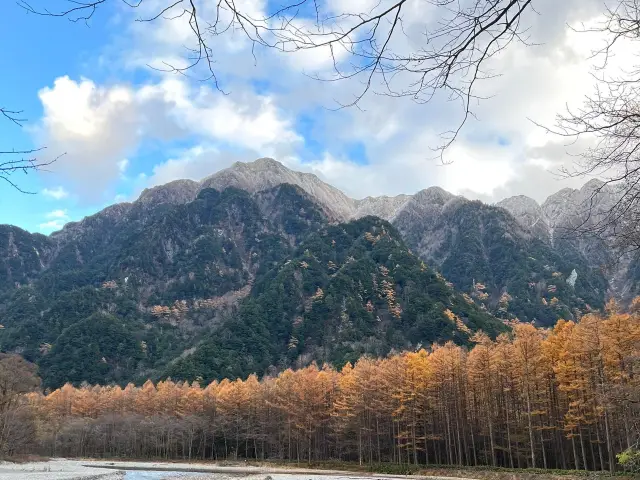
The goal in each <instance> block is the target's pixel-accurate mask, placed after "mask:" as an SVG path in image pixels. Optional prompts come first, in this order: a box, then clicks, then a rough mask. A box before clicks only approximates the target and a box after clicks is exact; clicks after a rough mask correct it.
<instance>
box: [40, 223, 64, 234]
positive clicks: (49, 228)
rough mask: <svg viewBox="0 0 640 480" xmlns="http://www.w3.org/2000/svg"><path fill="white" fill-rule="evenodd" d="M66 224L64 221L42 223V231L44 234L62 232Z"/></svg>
mask: <svg viewBox="0 0 640 480" xmlns="http://www.w3.org/2000/svg"><path fill="white" fill-rule="evenodd" d="M64 224H65V222H64V221H63V220H50V221H48V222H44V223H41V224H40V225H39V226H40V230H41V231H43V232H47V233H49V232H55V231H57V230H61V229H62V227H64Z"/></svg>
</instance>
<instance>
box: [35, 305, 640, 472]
mask: <svg viewBox="0 0 640 480" xmlns="http://www.w3.org/2000/svg"><path fill="white" fill-rule="evenodd" d="M636 306H640V301H638V302H637V303H636ZM473 340H474V342H475V346H474V348H472V349H470V350H467V349H465V348H464V347H460V346H457V345H455V344H453V343H446V344H445V345H434V346H433V347H432V348H431V349H429V351H427V350H424V349H423V350H420V351H417V352H406V353H402V354H396V355H392V356H390V357H388V358H385V359H378V360H373V359H367V358H365V359H361V360H360V361H358V362H357V363H356V364H355V365H354V366H352V365H351V364H347V365H345V366H344V368H342V370H341V371H337V370H335V369H333V368H331V367H329V366H324V367H322V368H318V367H317V366H315V365H311V366H309V367H306V368H304V369H300V370H297V371H293V370H286V371H284V372H282V373H281V374H279V375H278V376H277V377H265V378H263V379H262V380H259V379H258V378H257V377H256V376H250V377H248V378H247V379H246V380H242V379H237V380H235V381H231V380H223V381H221V382H214V383H211V384H210V385H208V386H206V387H204V388H203V387H202V386H200V385H199V384H198V383H197V382H194V383H192V384H189V383H186V382H185V383H183V382H177V383H176V382H173V381H170V380H167V381H162V382H159V383H157V384H155V385H154V384H153V383H152V382H150V381H148V382H147V383H145V384H144V385H143V386H141V387H136V386H133V385H128V386H127V387H126V388H124V389H123V388H121V387H119V386H93V387H91V386H83V387H79V388H77V387H73V386H71V385H65V386H64V387H62V388H60V389H58V390H55V391H53V392H50V393H48V394H44V395H43V394H40V393H31V394H29V395H27V396H26V399H27V400H28V405H29V408H30V409H31V411H32V414H33V415H34V416H35V418H36V424H37V426H38V435H39V442H40V448H41V449H42V453H44V454H48V455H66V456H125V457H136V458H144V457H150V458H151V457H153V458H160V457H164V458H180V457H181V458H189V459H193V458H207V459H221V458H238V457H244V458H256V459H265V458H272V459H273V458H277V459H294V460H298V461H307V460H308V461H317V460H324V459H341V460H359V461H360V463H365V462H370V463H373V462H384V461H386V462H396V463H402V464H424V463H427V464H429V463H436V464H451V465H494V466H508V467H542V468H575V469H585V470H587V469H589V470H605V469H611V470H613V469H614V468H615V464H616V454H618V453H620V452H623V451H627V450H629V449H632V450H630V451H633V447H634V445H636V446H637V442H638V434H639V429H638V424H639V422H640V377H639V374H640V314H639V312H638V309H636V312H635V313H620V312H618V311H617V310H616V308H615V306H614V305H612V304H609V309H608V310H607V313H606V315H604V316H599V315H595V314H591V315H586V316H584V317H583V318H582V319H581V320H580V321H579V322H577V323H574V322H571V321H568V322H567V321H560V322H559V323H558V324H557V325H556V326H555V328H554V329H553V330H541V329H536V328H534V327H533V326H532V325H530V324H525V323H522V324H516V325H514V328H513V331H512V334H509V335H507V334H502V335H500V336H499V337H498V338H497V339H495V340H492V339H490V338H489V337H487V336H486V335H484V334H476V335H475V336H474V338H473Z"/></svg>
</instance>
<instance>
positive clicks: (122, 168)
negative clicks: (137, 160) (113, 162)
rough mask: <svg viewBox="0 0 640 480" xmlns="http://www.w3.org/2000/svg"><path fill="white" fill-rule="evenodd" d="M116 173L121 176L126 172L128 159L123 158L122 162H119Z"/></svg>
mask: <svg viewBox="0 0 640 480" xmlns="http://www.w3.org/2000/svg"><path fill="white" fill-rule="evenodd" d="M117 165H118V171H119V172H120V173H121V174H123V173H124V172H125V171H126V170H127V167H128V166H129V159H128V158H123V159H122V160H120V161H119V162H118V163H117Z"/></svg>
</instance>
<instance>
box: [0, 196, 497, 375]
mask: <svg viewBox="0 0 640 480" xmlns="http://www.w3.org/2000/svg"><path fill="white" fill-rule="evenodd" d="M161 193H162V192H161V191H155V192H151V193H148V194H147V195H146V196H145V197H144V198H147V199H148V198H149V197H150V196H151V195H152V194H153V196H154V198H156V199H157V198H159V197H160V198H173V197H171V196H166V195H165V196H162V195H161ZM3 233H4V236H3V237H2V239H1V241H2V242H4V245H6V248H7V249H6V250H4V249H3V251H6V252H7V254H6V255H5V256H4V257H3V258H4V263H3V272H4V278H5V281H4V283H3V284H2V288H1V289H0V292H1V293H2V296H1V297H0V317H1V318H2V325H3V328H2V329H0V348H1V349H2V350H3V351H5V352H15V353H19V354H21V355H23V356H24V357H25V358H26V359H28V360H30V361H34V362H36V363H37V364H38V365H39V366H40V373H41V376H42V378H43V383H44V385H45V386H46V387H58V386H61V385H63V384H64V383H65V382H67V381H69V382H73V383H75V384H80V383H81V382H83V381H87V382H90V383H108V382H118V383H121V384H125V383H126V382H129V381H137V382H144V380H146V379H147V378H154V379H159V378H162V377H164V376H166V375H171V376H172V377H173V378H183V379H194V378H203V379H206V380H207V381H208V380H211V379H215V378H223V377H236V376H246V375H248V374H250V373H253V372H257V373H264V372H266V371H268V370H279V369H282V368H286V367H288V366H290V365H294V364H308V362H310V361H312V360H318V361H321V362H324V361H327V362H332V363H334V364H336V365H339V364H342V363H344V362H345V361H347V360H350V361H355V360H357V358H359V356H360V355H362V354H365V353H368V354H373V355H386V354H387V353H388V352H389V351H390V350H391V349H392V348H396V349H403V348H414V347H416V346H417V345H419V344H421V343H422V344H425V343H428V342H432V341H436V340H448V339H453V340H455V341H456V342H458V343H461V344H463V343H467V342H468V338H469V335H470V333H472V332H474V331H476V330H477V329H483V330H485V331H487V332H489V333H490V334H492V335H495V334H497V333H498V332H499V331H502V330H503V329H504V328H505V327H504V325H503V324H502V323H501V322H500V321H498V320H497V319H495V318H493V317H491V316H490V315H488V314H487V313H485V312H483V311H481V309H480V307H479V306H478V305H476V304H475V302H474V301H473V300H472V299H471V298H470V297H467V298H466V299H465V298H463V297H461V296H460V295H458V294H455V292H454V291H453V289H452V286H451V285H447V284H446V283H445V281H444V280H443V279H442V278H440V277H438V275H437V274H436V273H435V272H434V271H433V270H431V269H429V268H428V267H427V266H426V265H424V264H423V262H422V261H421V260H419V259H418V258H417V257H415V256H414V255H412V254H410V253H409V252H408V250H407V248H406V247H405V246H404V243H403V241H402V239H401V238H400V236H399V235H398V233H397V232H396V231H395V229H394V228H393V227H392V226H391V225H390V224H388V223H387V222H385V221H383V220H380V219H376V218H374V217H368V218H365V219H362V220H359V221H355V222H352V223H348V224H337V225H334V226H332V225H331V213H330V212H327V211H326V209H324V208H323V207H321V206H319V205H318V204H317V203H316V202H314V201H313V199H311V198H310V197H309V196H308V195H307V194H306V193H305V192H304V191H302V190H301V189H300V188H298V187H295V186H291V185H280V186H277V187H274V188H271V189H268V190H266V191H260V192H256V193H253V194H250V193H248V192H246V191H243V190H238V189H235V188H227V189H225V190H224V191H222V192H218V191H217V190H213V189H208V188H205V189H202V190H201V191H200V192H199V193H198V194H197V197H196V198H195V200H193V201H190V202H186V203H183V202H171V201H170V202H160V203H154V202H148V201H144V202H137V203H135V204H123V205H119V206H114V207H110V209H108V210H107V211H105V212H101V213H100V214H97V215H96V216H94V217H89V218H87V219H85V220H83V221H82V222H80V223H78V224H71V225H69V226H67V227H66V228H65V229H64V230H63V231H61V232H59V233H57V234H56V235H53V236H51V237H44V236H41V235H30V234H28V233H27V232H23V231H20V230H19V229H16V228H6V229H5V230H4V231H3Z"/></svg>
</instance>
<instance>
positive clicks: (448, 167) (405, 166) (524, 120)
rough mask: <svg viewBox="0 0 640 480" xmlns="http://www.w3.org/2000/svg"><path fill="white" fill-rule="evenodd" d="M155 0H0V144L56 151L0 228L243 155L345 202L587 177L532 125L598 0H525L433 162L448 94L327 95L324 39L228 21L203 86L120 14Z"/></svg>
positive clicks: (577, 67)
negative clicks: (293, 49) (80, 10)
mask: <svg viewBox="0 0 640 480" xmlns="http://www.w3.org/2000/svg"><path fill="white" fill-rule="evenodd" d="M65 1H66V0H39V2H40V3H38V0H36V1H35V3H34V6H35V7H36V8H37V7H38V6H42V5H45V4H46V6H47V7H48V8H51V9H53V8H55V7H56V6H64V3H65ZM202 1H203V2H205V1H208V0H202ZM269 1H270V0H242V1H240V2H236V3H237V4H238V5H241V6H242V8H245V9H246V11H249V12H253V14H254V15H255V17H256V18H257V17H258V16H260V15H261V14H264V13H265V12H270V11H272V9H273V8H274V5H273V4H270V3H269ZM43 2H44V3H43ZM163 2H164V4H169V3H173V2H167V0H144V2H143V4H142V6H141V7H140V8H138V9H131V8H129V7H127V6H126V4H124V3H122V2H121V1H120V0H111V1H109V0H107V1H105V2H104V3H103V4H102V5H101V6H100V8H99V9H98V10H97V11H96V12H95V14H94V15H93V16H92V18H91V19H90V20H89V21H87V22H83V21H79V22H75V23H74V22H70V21H68V20H67V19H64V18H51V17H42V16H38V15H34V14H32V13H29V12H27V11H26V10H25V9H23V8H21V7H20V6H19V5H17V4H16V3H14V2H6V5H3V7H2V10H3V13H2V15H0V45H3V46H6V45H10V47H9V48H4V47H3V48H1V49H0V65H3V66H4V68H3V72H2V74H1V75H0V106H2V107H5V108H8V109H12V110H22V111H23V113H22V117H24V118H26V119H27V121H26V122H25V123H24V126H23V127H18V126H16V125H14V124H12V123H10V122H8V121H0V151H2V150H11V149H19V150H24V149H31V148H41V147H46V148H44V149H43V150H41V151H40V152H38V155H39V157H38V158H39V159H41V160H45V161H46V160H49V159H53V158H57V157H59V158H58V160H57V161H56V162H55V163H53V164H52V165H50V166H49V167H48V168H47V169H46V170H45V171H41V172H37V173H31V174H29V175H22V174H20V175H18V174H16V176H14V177H13V180H14V181H16V182H17V183H18V184H19V186H20V188H21V189H23V190H25V191H28V192H30V194H25V193H20V192H18V191H17V190H15V189H13V188H11V187H10V186H9V185H8V184H0V224H2V223H6V224H13V225H17V226H20V227H22V228H24V229H26V230H29V231H31V232H40V233H44V234H48V233H50V232H52V231H55V230H58V229H60V228H61V227H62V226H63V225H64V223H66V222H68V221H72V220H73V221H75V220H80V219H82V218H83V217H84V216H86V215H90V214H92V213H95V212H97V211H98V210H100V209H102V208H104V207H106V206H108V205H110V204H113V203H116V202H122V201H132V200H135V199H136V198H137V196H138V195H139V194H140V192H141V191H142V190H143V189H144V188H147V187H151V186H155V185H159V184H163V183H166V182H169V181H171V180H175V179H179V178H191V179H194V180H199V179H201V178H204V177H206V176H208V175H211V174H213V173H215V172H216V171H219V170H220V169H223V168H226V167H228V166H230V165H231V164H233V163H234V162H236V161H246V162H247V161H253V160H255V159H257V158H260V157H272V158H275V159H277V160H279V161H281V162H282V163H284V164H285V165H286V166H288V167H290V168H293V169H296V170H302V171H308V172H312V173H315V174H316V175H318V176H319V177H320V178H322V179H323V180H325V181H327V182H328V183H330V184H332V185H334V186H336V187H338V188H340V189H342V190H343V191H344V192H345V193H347V194H348V195H350V196H352V197H354V198H362V197H365V196H369V195H397V194H401V193H407V194H411V193H415V192H416V191H418V190H420V189H423V188H427V187H430V186H433V185H438V186H441V187H443V188H445V189H446V190H449V191H451V192H453V193H457V194H462V195H465V196H467V197H469V198H477V199H481V200H483V201H486V202H488V203H493V202H496V201H499V200H501V199H503V198H505V197H509V196H512V195H520V194H522V195H528V196H530V197H532V198H534V199H536V200H537V201H539V202H542V201H544V199H545V198H546V197H547V196H548V195H550V194H552V193H554V192H556V191H557V190H559V189H561V188H564V187H572V188H576V187H579V186H580V185H581V184H583V183H585V182H586V181H587V180H588V178H577V179H576V178H574V179H566V178H562V176H561V175H559V171H560V169H561V168H562V167H563V166H570V165H571V163H572V162H574V161H575V156H574V155H575V153H577V152H579V149H580V148H584V147H585V145H584V144H582V143H579V144H573V145H568V144H567V143H566V141H564V140H562V139H559V138H557V137H555V136H553V135H550V134H548V133H546V132H545V131H544V129H542V128H540V127H539V126H537V124H543V125H552V124H553V121H554V118H555V115H556V114H557V113H561V112H563V111H564V109H565V108H566V106H567V105H569V106H573V105H579V104H580V102H581V101H582V100H583V99H584V96H585V95H587V94H589V93H591V92H592V91H593V84H594V81H593V78H592V76H591V73H593V68H594V65H595V63H594V62H596V61H597V59H593V58H592V55H591V53H592V52H593V50H594V49H596V48H598V46H600V45H601V42H602V38H601V37H599V36H598V35H596V34H590V33H581V32H577V31H576V30H575V28H572V27H575V26H576V25H582V24H583V23H584V24H587V25H588V24H590V23H592V22H596V21H598V20H599V19H601V18H602V17H601V15H602V11H603V8H602V3H601V0H563V1H562V2H557V1H556V0H538V1H536V2H535V9H536V10H535V12H532V13H531V14H530V15H528V16H527V17H525V19H524V20H523V21H524V22H525V27H526V29H527V35H528V38H529V39H530V41H529V43H530V45H522V44H512V46H511V47H510V48H508V49H506V50H505V51H503V52H502V53H501V54H500V55H498V56H497V57H496V58H494V59H492V60H491V63H490V64H489V67H490V69H491V71H492V72H493V73H495V74H496V76H495V77H494V78H492V79H491V80H490V81H485V82H482V83H481V84H480V86H479V87H478V88H479V90H478V94H479V96H481V97H483V98H484V99H483V100H480V101H478V102H477V103H474V105H473V111H474V113H475V117H474V118H472V119H470V120H469V121H468V122H467V124H466V125H465V127H464V129H463V130H462V132H461V134H460V135H459V137H458V139H457V140H456V142H455V143H454V144H453V145H452V146H451V147H450V148H449V149H448V150H447V151H446V160H447V162H446V164H443V163H442V162H441V161H439V160H438V159H437V158H435V155H434V151H433V148H435V147H437V146H438V144H439V135H440V134H441V133H442V132H444V131H447V130H449V129H450V128H452V126H455V125H457V123H456V122H459V119H460V115H461V111H460V107H459V105H458V104H457V103H455V102H451V101H447V99H446V98H444V97H442V96H437V97H436V98H435V99H434V100H433V101H432V102H430V103H428V104H419V103H416V102H414V101H412V100H411V99H408V98H390V97H387V96H382V95H377V94H376V88H375V87H376V85H374V88H373V89H372V92H370V93H369V94H368V95H367V96H365V97H364V98H363V99H362V101H361V102H360V103H359V105H358V107H357V108H356V107H351V108H342V109H341V108H337V107H339V106H340V105H341V104H343V103H348V102H349V101H351V100H352V99H353V98H354V97H355V95H357V93H358V92H360V90H361V88H362V83H361V79H359V78H356V79H352V80H343V81H339V82H323V81H318V80H317V79H315V78H314V77H315V76H318V75H319V76H323V74H325V73H327V72H329V73H330V71H331V67H332V63H331V58H330V56H329V55H328V52H327V51H326V49H325V50H313V51H306V52H297V53H282V52H278V51H274V50H272V49H260V48H258V49H255V50H254V51H253V53H252V48H251V47H252V46H251V44H250V42H248V41H247V39H246V37H244V36H243V35H242V34H241V32H235V31H229V32H227V33H226V34H224V35H221V36H219V37H216V38H215V39H213V40H212V42H211V46H212V48H213V52H214V59H215V64H214V66H213V67H214V70H215V72H216V74H217V78H218V80H219V89H217V88H216V86H215V85H214V83H213V82H212V81H210V80H209V81H203V78H202V75H201V74H202V72H201V71H197V69H196V71H193V72H189V75H186V76H185V75H179V74H175V73H171V72H167V71H163V70H166V69H164V68H162V67H163V65H166V64H171V65H182V64H184V62H185V61H186V58H187V56H188V55H189V51H188V50H187V49H188V47H192V46H193V43H192V40H193V39H192V36H191V35H190V31H189V29H188V25H187V24H186V23H185V22H184V21H183V20H184V19H183V18H178V19H173V20H169V19H162V18H160V19H159V20H158V21H154V22H137V21H136V19H140V18H145V15H153V13H154V12H157V11H158V8H159V7H160V8H161V7H162V4H163ZM321 3H323V2H321ZM383 3H384V0H383V2H382V3H380V5H382V7H383V6H384V5H383ZM427 3H428V2H426V1H425V0H409V2H408V3H407V10H406V12H407V13H406V14H405V17H404V24H403V28H404V31H405V32H408V33H407V35H406V36H401V37H398V39H394V42H395V43H394V44H393V45H392V47H393V48H394V49H396V51H403V49H404V50H405V51H406V50H407V49H409V51H415V49H416V48H417V47H416V45H417V46H418V47H419V45H420V41H421V34H422V32H423V31H424V30H425V28H427V27H428V26H429V25H433V22H435V21H437V20H438V18H437V15H436V13H434V12H433V11H432V9H429V8H428V7H426V5H427ZM209 4H211V2H209ZM324 4H325V5H326V8H327V11H338V9H341V8H342V9H344V8H345V7H344V6H345V5H348V8H349V9H351V10H353V11H367V10H369V9H371V8H374V7H375V6H376V5H377V4H378V2H377V1H372V0H353V1H352V2H348V3H346V4H345V3H344V2H338V1H337V0H327V1H326V2H324ZM382 7H378V8H382ZM204 11H205V15H206V8H205V10H204ZM340 11H341V12H342V10H340ZM307 14H309V15H310V14H311V13H310V12H303V13H302V14H301V18H302V21H305V18H304V15H307ZM306 20H308V19H306ZM628 55H629V54H628V53H627V52H626V51H622V52H621V53H620V54H619V55H618V58H617V60H616V61H618V62H620V63H621V64H623V63H625V62H628V61H629V56H628ZM614 63H615V62H614ZM400 80H401V81H402V79H400Z"/></svg>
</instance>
